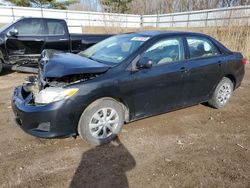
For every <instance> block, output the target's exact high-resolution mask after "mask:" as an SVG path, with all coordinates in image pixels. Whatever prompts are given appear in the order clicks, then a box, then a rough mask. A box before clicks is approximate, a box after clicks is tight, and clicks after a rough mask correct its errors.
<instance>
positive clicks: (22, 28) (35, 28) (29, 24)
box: [14, 19, 43, 36]
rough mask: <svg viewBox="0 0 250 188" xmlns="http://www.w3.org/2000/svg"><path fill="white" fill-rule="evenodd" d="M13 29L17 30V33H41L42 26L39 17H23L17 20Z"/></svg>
mask: <svg viewBox="0 0 250 188" xmlns="http://www.w3.org/2000/svg"><path fill="white" fill-rule="evenodd" d="M14 29H17V30H18V35H21V36H22V35H29V36H30V35H42V34H43V26H42V21H41V19H25V20H21V21H19V22H17V23H16V24H15V25H14Z"/></svg>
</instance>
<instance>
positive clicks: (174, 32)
mask: <svg viewBox="0 0 250 188" xmlns="http://www.w3.org/2000/svg"><path fill="white" fill-rule="evenodd" d="M136 33H137V34H139V35H147V36H150V37H154V36H159V35H179V34H183V35H184V34H189V35H190V34H191V35H199V36H206V35H205V34H203V33H196V32H189V31H157V30H153V31H140V32H136Z"/></svg>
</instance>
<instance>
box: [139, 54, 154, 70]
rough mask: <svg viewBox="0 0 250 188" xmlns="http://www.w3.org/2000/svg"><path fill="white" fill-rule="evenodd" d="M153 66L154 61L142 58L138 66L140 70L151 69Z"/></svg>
mask: <svg viewBox="0 0 250 188" xmlns="http://www.w3.org/2000/svg"><path fill="white" fill-rule="evenodd" d="M152 65H153V61H152V60H151V59H149V58H147V57H142V58H141V59H140V60H139V61H138V62H137V64H136V67H137V68H138V69H142V68H146V69H149V68H151V67H152Z"/></svg>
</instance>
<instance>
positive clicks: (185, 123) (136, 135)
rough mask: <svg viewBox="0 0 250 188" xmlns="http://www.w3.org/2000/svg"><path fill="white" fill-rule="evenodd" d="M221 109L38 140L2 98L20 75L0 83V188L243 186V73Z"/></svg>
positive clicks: (247, 143) (248, 149)
mask: <svg viewBox="0 0 250 188" xmlns="http://www.w3.org/2000/svg"><path fill="white" fill-rule="evenodd" d="M246 72H247V73H246V76H245V79H244V81H243V83H242V86H241V87H240V88H239V89H238V90H236V92H235V94H234V96H233V98H232V100H231V102H230V104H229V105H228V106H227V107H226V108H225V109H222V110H215V109H212V108H210V107H208V106H206V105H201V104H200V105H196V106H193V107H189V108H186V109H182V110H178V111H175V112H171V113H167V114H163V115H159V116H155V117H151V118H147V119H143V120H140V121H136V122H133V123H130V124H127V125H126V126H125V127H124V128H123V131H122V133H121V134H120V136H119V140H118V139H117V140H116V141H114V142H112V143H111V144H108V145H104V146H101V147H96V148H94V147H91V146H89V145H88V144H86V143H85V142H84V141H82V140H81V139H80V138H77V139H73V138H67V139H54V140H44V139H38V138H35V137H32V136H29V135H27V134H26V133H24V132H23V131H22V130H21V129H20V128H19V127H17V126H16V125H15V122H14V120H13V114H12V109H11V103H10V98H11V95H12V91H13V88H14V87H15V86H16V85H19V84H21V83H22V81H23V79H24V78H25V77H26V76H27V74H23V73H14V72H11V71H8V70H5V71H4V72H3V73H2V74H1V77H0V122H1V124H0V135H1V136H0V187H22V188H23V187H32V188H33V187H36V188H38V187H84V188H85V187H102V188H108V187H115V188H117V187H133V188H134V187H136V188H137V187H139V188H140V187H142V188H145V187H164V188H165V187H169V188H175V187H235V188H239V187H250V67H247V69H246Z"/></svg>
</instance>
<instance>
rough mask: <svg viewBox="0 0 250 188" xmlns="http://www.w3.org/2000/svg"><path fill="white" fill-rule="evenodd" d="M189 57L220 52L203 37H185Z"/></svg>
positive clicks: (200, 56)
mask: <svg viewBox="0 0 250 188" xmlns="http://www.w3.org/2000/svg"><path fill="white" fill-rule="evenodd" d="M187 43H188V47H189V54H190V58H191V59H194V58H202V57H210V56H216V55H218V54H220V52H219V50H218V49H217V48H216V46H215V45H214V44H213V43H212V42H211V41H210V40H209V39H206V38H203V37H187Z"/></svg>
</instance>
